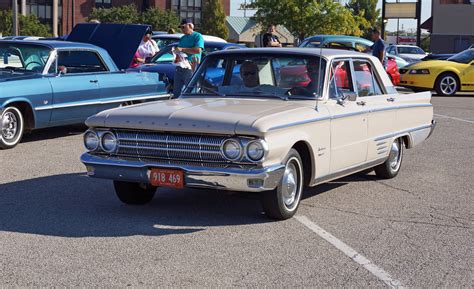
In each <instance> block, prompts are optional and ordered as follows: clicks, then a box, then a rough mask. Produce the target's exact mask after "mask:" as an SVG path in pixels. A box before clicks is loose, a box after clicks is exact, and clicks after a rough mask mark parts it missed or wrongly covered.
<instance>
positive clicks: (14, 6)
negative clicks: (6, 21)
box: [12, 0, 18, 36]
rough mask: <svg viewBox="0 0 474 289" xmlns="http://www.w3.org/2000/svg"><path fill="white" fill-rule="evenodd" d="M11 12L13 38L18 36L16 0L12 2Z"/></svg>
mask: <svg viewBox="0 0 474 289" xmlns="http://www.w3.org/2000/svg"><path fill="white" fill-rule="evenodd" d="M12 1H13V2H12V12H13V29H12V30H13V31H12V34H13V36H18V2H17V0H12Z"/></svg>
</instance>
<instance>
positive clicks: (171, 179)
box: [150, 169, 184, 189]
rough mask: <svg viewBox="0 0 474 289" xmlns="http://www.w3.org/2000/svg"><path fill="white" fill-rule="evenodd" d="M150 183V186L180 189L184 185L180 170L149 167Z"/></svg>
mask: <svg viewBox="0 0 474 289" xmlns="http://www.w3.org/2000/svg"><path fill="white" fill-rule="evenodd" d="M150 183H151V185H152V186H159V187H160V186H162V187H172V188H177V189H182V188H183V187H184V174H183V171H181V170H168V169H151V170H150Z"/></svg>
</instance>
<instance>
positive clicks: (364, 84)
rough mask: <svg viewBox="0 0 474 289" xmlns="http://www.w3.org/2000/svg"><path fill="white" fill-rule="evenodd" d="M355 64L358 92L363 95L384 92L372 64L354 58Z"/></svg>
mask: <svg viewBox="0 0 474 289" xmlns="http://www.w3.org/2000/svg"><path fill="white" fill-rule="evenodd" d="M353 64H354V75H355V76H354V77H355V84H356V89H357V94H358V95H359V96H362V97H363V96H371V95H380V94H382V90H381V89H380V84H379V83H378V81H377V77H376V76H375V71H374V69H373V67H372V65H371V64H370V63H369V62H367V61H363V60H354V62H353Z"/></svg>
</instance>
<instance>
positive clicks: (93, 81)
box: [89, 79, 99, 83]
mask: <svg viewBox="0 0 474 289" xmlns="http://www.w3.org/2000/svg"><path fill="white" fill-rule="evenodd" d="M89 82H90V83H97V82H99V81H98V80H97V79H95V80H89Z"/></svg>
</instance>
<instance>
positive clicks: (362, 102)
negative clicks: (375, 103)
mask: <svg viewBox="0 0 474 289" xmlns="http://www.w3.org/2000/svg"><path fill="white" fill-rule="evenodd" d="M356 103H357V104H358V105H362V106H363V105H365V104H366V102H365V101H363V100H361V101H358V102H356Z"/></svg>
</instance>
